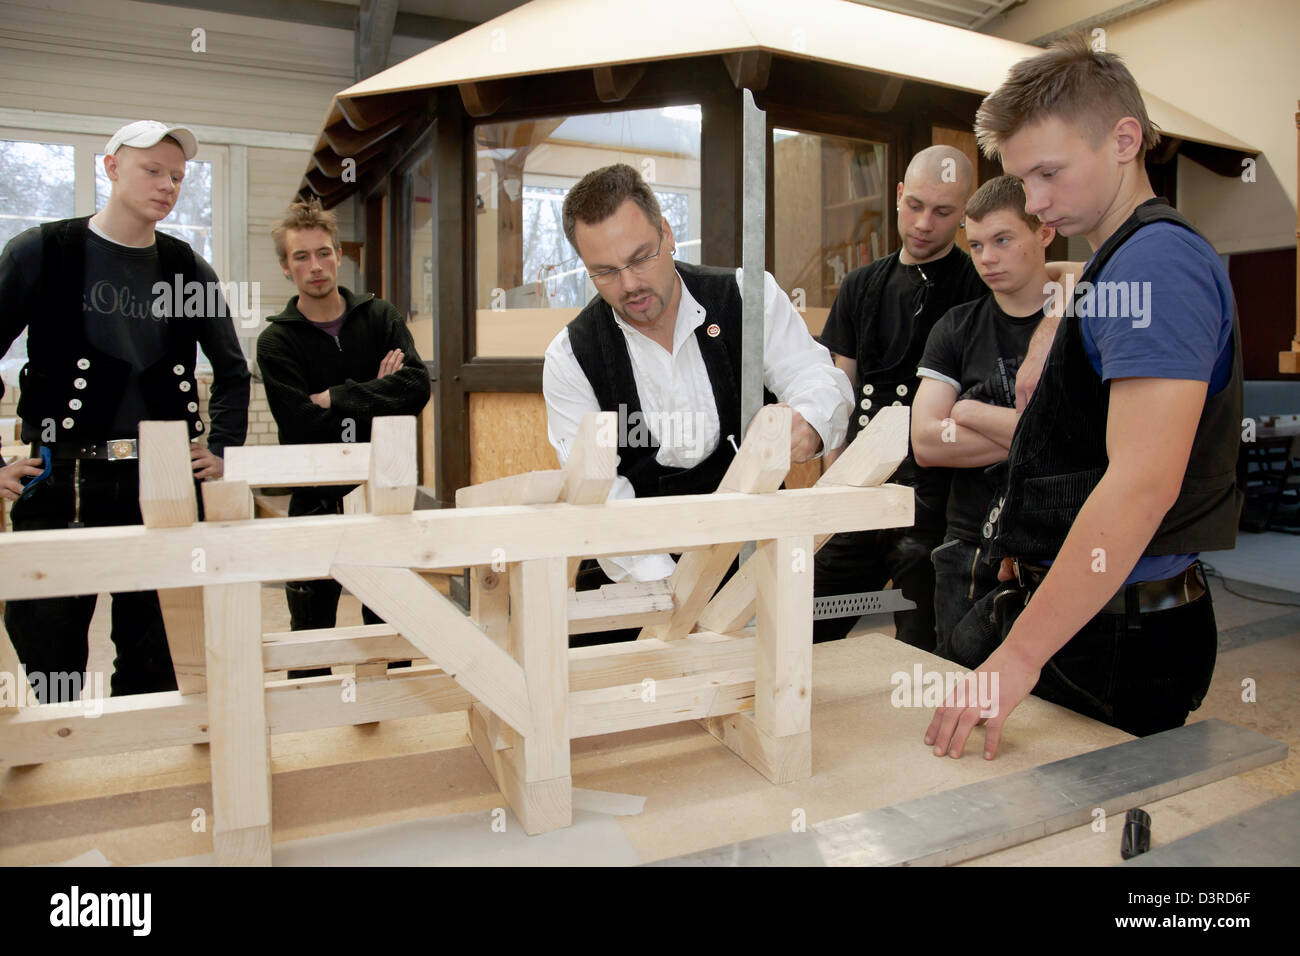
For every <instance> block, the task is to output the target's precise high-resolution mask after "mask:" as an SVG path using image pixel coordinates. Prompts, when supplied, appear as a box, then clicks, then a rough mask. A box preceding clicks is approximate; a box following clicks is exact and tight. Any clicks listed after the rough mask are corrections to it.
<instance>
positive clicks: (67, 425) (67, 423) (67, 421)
mask: <svg viewBox="0 0 1300 956" xmlns="http://www.w3.org/2000/svg"><path fill="white" fill-rule="evenodd" d="M75 424H76V422H74V421H73V420H72V419H71V418H65V419H64V420H63V427H64V428H71V427H72V426H73V425H75Z"/></svg>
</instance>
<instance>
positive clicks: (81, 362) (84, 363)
mask: <svg viewBox="0 0 1300 956" xmlns="http://www.w3.org/2000/svg"><path fill="white" fill-rule="evenodd" d="M77 368H79V369H81V370H82V371H83V372H84V371H85V370H86V369H88V368H90V359H87V358H79V359H77Z"/></svg>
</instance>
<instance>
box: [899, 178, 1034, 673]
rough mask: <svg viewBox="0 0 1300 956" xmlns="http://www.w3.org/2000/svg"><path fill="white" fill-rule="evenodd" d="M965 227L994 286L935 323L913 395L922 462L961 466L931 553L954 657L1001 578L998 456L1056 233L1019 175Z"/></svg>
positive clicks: (939, 609) (944, 643)
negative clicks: (1033, 209) (994, 516)
mask: <svg viewBox="0 0 1300 956" xmlns="http://www.w3.org/2000/svg"><path fill="white" fill-rule="evenodd" d="M963 228H964V229H965V231H966V242H967V244H968V245H969V246H970V257H971V262H973V263H974V265H975V268H976V270H977V271H978V272H979V274H980V278H981V279H982V280H983V282H984V284H985V285H986V286H988V290H989V292H988V295H985V296H983V297H981V298H979V299H976V300H974V301H973V302H966V303H963V304H962V305H958V306H954V307H953V308H951V309H949V310H948V312H947V313H946V314H945V315H944V316H943V318H941V319H940V320H939V321H938V322H937V323H935V326H934V328H933V329H932V330H931V331H930V336H929V338H928V339H927V340H926V343H925V351H924V353H923V354H922V356H921V364H920V367H919V368H918V369H917V372H916V374H917V375H918V376H919V377H920V379H921V385H920V387H919V388H918V389H917V390H916V400H915V401H914V402H913V403H912V453H913V455H914V456H915V457H916V463H917V464H918V465H921V466H922V467H923V468H951V469H952V487H951V489H950V490H949V492H948V510H947V515H946V519H947V530H946V531H945V534H944V541H943V544H941V545H939V547H937V548H935V549H934V551H933V552H932V553H931V555H930V560H931V561H932V562H933V564H934V624H935V637H936V639H937V647H936V653H938V654H940V655H941V656H945V657H946V656H948V654H949V648H948V644H949V640H950V639H951V637H952V633H953V630H954V629H955V628H956V626H957V622H958V621H960V620H961V619H962V618H963V617H964V616H965V615H966V613H967V612H968V611H969V610H970V609H971V607H973V606H974V604H975V602H976V601H978V600H979V599H980V598H982V597H983V596H984V595H985V594H987V593H988V592H989V591H991V590H993V589H994V588H995V587H996V586H997V583H998V579H997V564H996V563H989V560H988V548H987V547H986V546H985V545H984V542H983V539H984V538H985V537H986V536H987V535H986V533H985V532H986V531H987V530H988V529H987V527H986V522H987V521H988V514H989V503H990V501H991V500H992V499H993V498H994V496H995V495H996V494H997V491H998V484H997V477H996V475H997V469H996V468H995V467H994V466H997V465H999V464H1001V463H1002V462H1004V461H1005V460H1006V457H1007V450H1008V449H1009V448H1010V447H1011V436H1012V434H1013V433H1014V432H1015V430H1016V422H1017V420H1018V418H1019V416H1018V415H1017V414H1016V409H1015V404H1016V371H1017V370H1018V369H1019V368H1020V363H1021V362H1022V361H1023V360H1024V357H1025V353H1026V351H1027V350H1028V349H1029V341H1030V339H1031V338H1032V336H1033V334H1034V330H1035V329H1036V328H1038V323H1039V322H1040V321H1041V320H1042V318H1043V304H1044V300H1045V294H1044V291H1043V290H1044V288H1045V287H1046V286H1047V283H1048V282H1049V281H1050V277H1049V275H1048V272H1047V264H1046V261H1045V260H1046V250H1047V246H1048V245H1049V244H1050V243H1051V241H1052V239H1053V238H1054V237H1055V235H1056V233H1055V231H1054V230H1053V229H1052V228H1051V227H1050V226H1044V225H1043V224H1042V223H1041V222H1039V221H1038V217H1037V216H1031V215H1029V214H1028V213H1026V212H1025V191H1024V189H1022V188H1021V186H1020V183H1019V181H1018V180H1016V179H1015V178H1014V177H1012V176H998V177H996V178H994V179H990V180H989V181H988V182H986V183H985V184H984V185H983V186H981V187H980V188H979V189H977V190H976V191H975V195H973V196H971V198H970V201H969V202H967V203H966V218H965V221H964V222H963Z"/></svg>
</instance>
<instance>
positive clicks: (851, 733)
mask: <svg viewBox="0 0 1300 956" xmlns="http://www.w3.org/2000/svg"><path fill="white" fill-rule="evenodd" d="M918 663H919V664H921V666H922V668H923V669H925V670H937V671H944V670H947V669H949V667H950V666H951V665H949V664H948V662H946V661H943V660H942V659H940V658H937V657H934V656H933V655H930V654H926V653H924V652H921V651H918V650H916V649H915V648H911V647H908V646H906V645H904V644H901V643H899V642H897V641H894V640H892V639H891V638H889V637H886V636H884V635H880V634H863V635H860V636H856V637H852V638H849V639H847V640H844V641H836V642H833V643H828V644H819V645H816V646H815V647H814V648H813V672H814V675H813V676H814V681H813V685H814V690H813V709H812V733H813V776H812V777H811V778H809V779H807V780H801V781H798V782H797V783H792V784H786V785H782V786H774V785H772V784H771V783H769V782H768V781H767V780H766V779H764V778H763V777H762V776H760V775H759V774H758V773H757V772H756V771H755V770H753V769H751V768H750V767H749V766H748V765H747V764H745V763H744V762H743V761H742V760H741V759H740V758H739V757H737V756H736V755H735V754H733V753H732V752H731V751H729V750H727V749H726V748H725V747H723V746H722V745H721V744H720V743H718V742H717V741H716V740H715V739H714V738H713V737H711V736H710V735H709V734H708V733H706V732H705V731H704V730H703V729H701V728H700V727H699V726H698V725H697V724H696V723H695V722H693V721H689V722H686V723H681V724H674V725H669V726H662V727H654V728H648V729H645V730H637V731H628V732H625V733H621V734H611V735H607V736H602V737H591V738H586V739H581V740H577V741H575V742H574V743H573V783H574V787H575V788H582V789H584V790H588V791H607V792H612V793H615V794H630V795H637V796H640V797H644V798H645V801H644V806H643V807H642V809H641V811H640V812H639V813H634V814H631V815H609V814H607V813H604V812H597V811H596V810H595V809H591V808H593V807H595V804H594V803H593V802H592V801H593V799H595V798H593V797H592V796H591V795H590V794H588V795H586V796H585V798H584V799H575V807H576V809H575V816H574V826H573V827H571V828H569V829H567V830H561V831H557V832H555V833H549V834H544V835H542V836H538V837H527V836H525V835H524V834H523V833H522V831H521V830H520V828H519V825H518V823H517V822H516V821H515V819H514V818H513V816H511V815H510V814H509V811H508V810H507V811H504V813H503V812H501V811H499V810H497V812H495V813H494V812H493V811H494V810H495V809H496V808H500V807H503V806H504V805H505V804H504V800H503V799H502V797H501V795H500V793H499V792H498V791H497V790H496V788H495V787H494V785H493V783H492V780H491V778H490V777H489V776H488V773H487V771H486V770H485V769H484V768H483V766H482V764H481V763H480V762H479V759H478V757H477V756H476V755H475V753H474V750H473V748H472V747H471V746H470V745H469V741H468V737H467V736H466V724H465V717H464V714H460V713H457V714H447V715H438V716H431V717H422V718H412V719H408V720H398V721H387V722H384V723H383V724H379V725H370V726H363V727H341V728H333V729H329V730H319V731H311V732H307V733H295V734H284V735H278V736H275V737H273V738H272V768H273V773H274V778H273V812H274V818H273V833H274V841H275V851H274V856H275V860H276V862H277V863H281V864H284V863H289V864H292V863H309V864H310V863H334V864H347V863H363V862H364V863H384V862H389V863H430V864H438V863H457V864H464V863H474V862H481V863H491V864H506V865H508V864H513V863H521V864H535V863H548V862H550V863H565V864H568V863H592V864H604V863H634V862H638V861H651V860H658V859H663V858H666V857H672V856H677V855H680V854H684V853H689V852H693V851H697V850H703V849H707V848H709V847H714V846H719V845H722V844H728V843H734V842H737V841H740V840H745V839H750V838H753V837H758V836H764V835H767V834H771V833H777V832H788V831H789V829H790V827H791V825H792V822H793V821H794V820H796V819H797V815H798V811H802V813H803V816H804V818H805V819H806V822H807V824H808V825H811V824H813V823H815V822H818V821H821V820H825V819H830V818H833V817H839V816H844V815H846V814H850V813H856V812H859V811H862V810H868V809H873V808H876V807H881V806H886V805H889V804H893V803H898V802H900V801H903V800H908V799H911V798H914V797H919V796H923V795H925V794H929V793H934V792H937V791H940V790H947V789H950V788H953V787H959V786H963V785H965V784H969V783H972V782H975V781H979V780H985V779H988V778H991V777H994V776H1000V775H1003V774H1007V773H1011V772H1013V771H1017V770H1023V769H1026V768H1029V767H1034V766H1038V765H1040V764H1043V763H1048V762H1050V761H1053V760H1059V759H1061V758H1064V757H1070V756H1074V755H1076V754H1080V753H1084V752H1087V751H1090V750H1095V749H1097V748H1099V747H1105V746H1108V745H1110V744H1115V743H1120V742H1123V741H1125V740H1129V739H1131V738H1130V737H1129V736H1128V735H1127V734H1125V733H1123V732H1121V731H1118V730H1116V729H1114V728H1112V727H1107V726H1105V725H1103V724H1099V723H1097V722H1095V721H1093V720H1090V719H1088V718H1085V717H1081V716H1079V715H1077V714H1074V713H1072V712H1070V711H1067V710H1065V709H1063V708H1060V707H1057V706H1056V705H1054V704H1049V703H1046V702H1044V701H1040V700H1038V699H1037V698H1033V697H1031V698H1029V699H1027V700H1026V701H1025V702H1024V703H1022V704H1021V705H1020V707H1018V708H1017V709H1016V711H1015V713H1014V714H1013V715H1012V717H1011V720H1010V722H1009V723H1008V724H1007V726H1006V728H1005V731H1004V733H1003V737H1002V750H1001V752H1000V753H999V755H998V757H997V759H995V760H993V761H986V760H984V759H983V758H982V757H981V756H980V754H981V750H982V741H983V731H982V730H978V729H977V730H976V731H975V733H974V734H973V735H972V738H971V745H970V746H968V753H967V756H965V757H963V758H962V759H960V760H953V759H951V758H946V757H935V756H933V755H932V754H931V752H930V749H929V748H927V747H926V746H925V745H924V743H923V742H922V740H921V736H922V734H923V733H924V731H925V728H926V726H927V724H928V723H929V721H930V718H931V715H932V710H931V709H930V708H926V707H921V708H898V707H894V706H893V705H892V704H891V695H892V694H893V691H894V687H895V685H894V684H893V683H892V682H891V677H892V675H893V674H895V673H897V672H900V671H903V672H907V673H908V674H909V675H911V674H912V673H913V668H914V665H916V664H918ZM1192 719H1193V720H1195V719H1196V715H1195V714H1193V715H1192ZM207 760H208V757H207V747H206V746H186V747H172V748H165V749H160V750H156V751H152V752H146V753H137V754H123V755H118V756H113V757H96V758H86V759H81V760H73V761H64V762H58V763H50V764H43V765H39V766H35V767H26V768H20V769H14V770H9V771H4V772H0V865H18V864H32V863H52V862H60V861H66V860H70V859H73V858H76V857H79V856H81V855H83V854H87V853H91V852H93V851H98V852H97V853H96V854H95V855H96V857H98V854H102V856H103V858H104V859H106V860H107V861H109V862H111V863H115V864H133V863H150V862H159V861H164V860H177V859H178V858H183V860H184V861H185V862H191V863H200V864H201V863H204V862H207V860H206V859H205V855H206V854H209V853H210V850H211V836H210V833H211V821H210V819H204V816H203V815H206V817H209V818H210V815H211V807H212V797H211V791H210V788H209V786H208V763H207ZM1272 796H1274V794H1272V793H1270V792H1269V791H1267V790H1265V789H1263V788H1262V787H1259V786H1257V785H1255V784H1252V783H1249V782H1247V781H1245V780H1242V779H1239V778H1229V779H1227V780H1224V781H1220V782H1218V783H1215V784H1211V785H1209V786H1206V787H1202V788H1199V789H1196V790H1192V791H1190V792H1188V793H1186V794H1182V795H1177V796H1174V797H1169V798H1166V799H1164V800H1161V801H1158V802H1156V803H1152V804H1149V805H1147V806H1146V807H1145V809H1146V810H1147V811H1148V812H1150V813H1151V816H1152V847H1153V848H1154V847H1156V846H1159V845H1162V844H1164V843H1168V842H1170V841H1172V840H1174V839H1177V838H1179V837H1182V836H1185V835H1187V834H1189V833H1192V832H1194V831H1196V830H1198V829H1201V828H1203V827H1205V826H1208V825H1209V824H1212V823H1216V822H1218V821H1220V820H1223V819H1225V818H1226V817H1229V816H1231V815H1232V814H1234V813H1238V812H1240V811H1242V810H1247V809H1250V808H1252V807H1255V806H1258V805H1259V804H1261V803H1264V802H1266V801H1267V800H1268V799H1270V798H1271V797H1272ZM614 802H615V803H629V802H630V803H632V804H635V803H636V801H627V800H622V801H618V800H615V801H614ZM584 808H587V809H584ZM196 810H202V811H203V815H200V814H197V813H196V812H195V811H196ZM415 821H419V822H418V823H417V822H415ZM1108 823H1109V825H1108V826H1107V827H1106V832H1104V833H1099V832H1094V831H1093V828H1092V827H1091V826H1081V827H1076V828H1074V829H1072V830H1067V831H1064V832H1062V833H1058V834H1055V835H1053V836H1049V837H1045V838H1042V839H1039V840H1036V841H1033V842H1031V843H1028V844H1024V845H1022V846H1019V847H1013V848H1011V849H1008V850H1003V851H1000V852H998V853H995V854H990V855H988V856H985V857H982V858H979V859H978V860H975V861H972V862H973V863H981V864H1046V865H1087V866H1105V865H1111V864H1116V863H1119V862H1120V855H1119V846H1120V839H1121V832H1122V817H1113V818H1112V819H1111V820H1110V821H1108ZM494 824H495V826H494ZM200 825H202V826H203V827H204V831H203V832H199V831H198V828H199V826H200ZM503 826H504V829H505V831H506V832H505V838H503V834H502V833H501V832H499V831H500V830H501V829H502V827H503ZM369 828H375V829H369ZM362 830H365V832H356V831H362ZM1225 862H1230V861H1225Z"/></svg>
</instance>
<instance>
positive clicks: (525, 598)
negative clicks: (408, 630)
mask: <svg viewBox="0 0 1300 956" xmlns="http://www.w3.org/2000/svg"><path fill="white" fill-rule="evenodd" d="M564 577H565V563H564V559H563V558H542V559H538V560H535V561H524V562H522V563H521V564H519V565H516V566H515V567H514V568H513V569H512V571H511V574H510V607H511V614H510V640H511V644H512V645H513V647H514V650H515V656H516V658H517V660H518V661H519V663H520V666H521V667H522V668H523V671H524V681H525V683H526V684H527V692H528V708H529V714H530V718H531V722H532V727H531V731H530V732H529V733H525V734H522V735H519V736H517V737H515V738H514V739H513V743H514V746H511V747H502V746H501V744H502V743H503V742H510V741H509V739H507V741H502V740H501V739H500V735H499V733H498V728H496V727H494V726H493V724H492V722H491V715H490V713H488V712H487V711H486V710H485V709H483V708H480V707H478V706H476V707H475V708H474V709H473V711H472V712H471V714H470V736H471V739H472V741H473V743H474V747H475V749H476V750H477V751H478V753H479V756H480V757H481V758H482V760H483V763H484V764H485V765H486V766H487V768H488V770H489V772H490V773H492V775H493V777H494V778H495V779H496V781H497V786H499V787H500V788H501V792H502V793H503V794H504V795H505V798H506V801H507V802H508V803H509V804H510V806H511V808H512V809H513V810H514V811H515V816H517V817H518V818H519V822H520V823H521V824H522V825H523V828H524V831H525V832H526V833H529V834H536V833H544V832H546V831H548V830H555V829H558V828H560V827H567V826H569V825H570V824H571V823H572V822H573V780H572V777H571V776H570V770H569V730H568V723H569V718H568V704H569V639H568V619H567V603H568V598H567V594H566V590H565V580H564Z"/></svg>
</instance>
